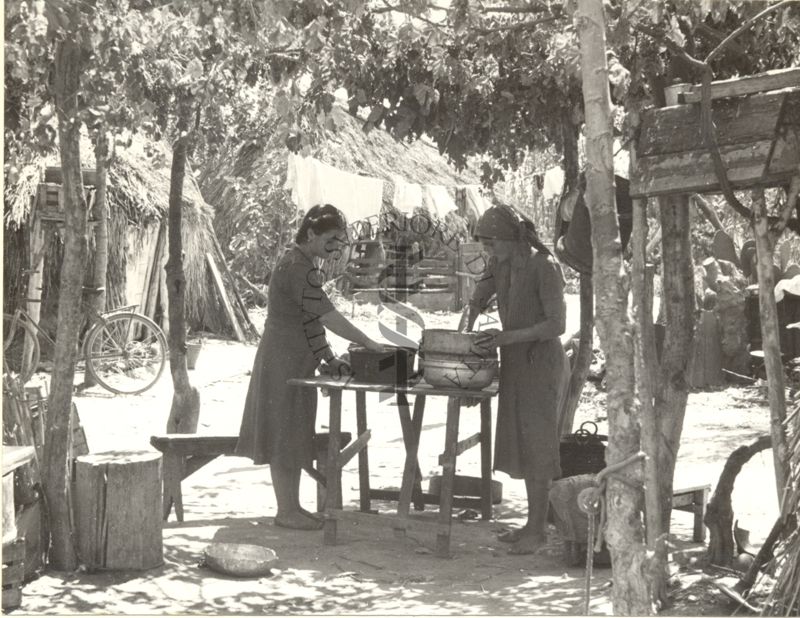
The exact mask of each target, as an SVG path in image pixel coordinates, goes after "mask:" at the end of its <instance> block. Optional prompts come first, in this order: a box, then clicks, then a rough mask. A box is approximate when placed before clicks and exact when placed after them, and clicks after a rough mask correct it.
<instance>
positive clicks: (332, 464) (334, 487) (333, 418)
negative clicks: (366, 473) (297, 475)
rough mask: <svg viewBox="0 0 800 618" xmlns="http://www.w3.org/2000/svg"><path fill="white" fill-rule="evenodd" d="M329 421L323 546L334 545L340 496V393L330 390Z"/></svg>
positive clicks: (339, 391)
mask: <svg viewBox="0 0 800 618" xmlns="http://www.w3.org/2000/svg"><path fill="white" fill-rule="evenodd" d="M329 397H330V400H331V407H330V420H329V421H328V425H329V428H328V466H327V468H328V478H327V483H328V486H327V487H326V489H327V492H326V494H325V533H324V539H323V541H324V543H325V545H335V544H336V519H334V518H333V513H332V512H331V511H333V510H334V509H335V508H336V506H337V503H338V499H339V498H340V497H341V494H342V469H341V468H340V467H339V434H340V433H341V428H342V391H341V389H330V390H329Z"/></svg>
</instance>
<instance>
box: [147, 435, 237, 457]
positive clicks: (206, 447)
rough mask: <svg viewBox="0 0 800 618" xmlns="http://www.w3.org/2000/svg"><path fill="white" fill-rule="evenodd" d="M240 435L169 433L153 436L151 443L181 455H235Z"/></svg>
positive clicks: (162, 450)
mask: <svg viewBox="0 0 800 618" xmlns="http://www.w3.org/2000/svg"><path fill="white" fill-rule="evenodd" d="M238 439H239V436H198V435H196V434H184V433H169V434H164V435H160V436H151V437H150V444H151V445H152V446H153V447H154V448H155V449H157V450H159V451H161V452H162V453H166V452H171V453H176V454H179V455H233V452H234V450H236V442H237V441H238Z"/></svg>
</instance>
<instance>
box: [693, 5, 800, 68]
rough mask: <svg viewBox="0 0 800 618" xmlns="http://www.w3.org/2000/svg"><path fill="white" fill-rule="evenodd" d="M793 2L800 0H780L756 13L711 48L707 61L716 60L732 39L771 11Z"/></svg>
mask: <svg viewBox="0 0 800 618" xmlns="http://www.w3.org/2000/svg"><path fill="white" fill-rule="evenodd" d="M792 4H800V0H783V1H782V2H778V4H773V5H772V6H769V7H767V8H766V9H764V10H763V11H761V12H760V13H758V14H757V15H754V16H753V17H751V18H750V19H748V20H747V21H746V22H744V23H743V24H742V25H741V26H739V27H738V28H737V29H736V30H734V31H733V32H731V33H730V34H729V35H728V36H727V37H726V38H725V40H724V41H722V43H720V44H719V45H717V46H716V47H715V48H714V49H713V50H711V53H710V54H708V56H707V57H706V63H709V64H710V63H711V61H712V60H714V58H716V57H717V56H719V55H720V54H721V53H722V52H723V51H724V49H725V48H726V47H727V46H728V45H729V44H730V42H731V41H733V40H734V39H735V38H736V37H738V36H739V35H740V34H742V32H744V31H745V30H747V29H748V28H750V26H752V25H753V24H754V23H755V22H757V21H758V20H759V19H761V18H762V17H765V16H767V15H769V14H770V13H772V12H774V11H777V10H779V9H783V8H786V7H787V6H789V5H792Z"/></svg>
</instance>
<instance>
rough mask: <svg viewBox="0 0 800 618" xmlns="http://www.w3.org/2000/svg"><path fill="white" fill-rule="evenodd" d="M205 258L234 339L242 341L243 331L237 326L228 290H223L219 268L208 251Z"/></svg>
mask: <svg viewBox="0 0 800 618" xmlns="http://www.w3.org/2000/svg"><path fill="white" fill-rule="evenodd" d="M206 260H207V261H208V267H209V268H210V269H211V274H212V276H213V279H214V284H215V285H216V286H217V292H219V297H220V299H221V300H222V305H223V306H224V307H225V313H227V314H228V319H229V320H230V322H231V325H233V331H234V332H235V333H236V340H237V341H242V342H243V341H244V340H245V337H244V333H243V332H242V327H241V326H239V320H237V319H236V313H234V311H233V306H232V305H231V300H230V298H228V292H227V291H226V290H225V284H224V283H223V282H222V275H220V274H219V269H218V268H217V263H216V262H215V261H214V256H213V255H211V254H210V253H206Z"/></svg>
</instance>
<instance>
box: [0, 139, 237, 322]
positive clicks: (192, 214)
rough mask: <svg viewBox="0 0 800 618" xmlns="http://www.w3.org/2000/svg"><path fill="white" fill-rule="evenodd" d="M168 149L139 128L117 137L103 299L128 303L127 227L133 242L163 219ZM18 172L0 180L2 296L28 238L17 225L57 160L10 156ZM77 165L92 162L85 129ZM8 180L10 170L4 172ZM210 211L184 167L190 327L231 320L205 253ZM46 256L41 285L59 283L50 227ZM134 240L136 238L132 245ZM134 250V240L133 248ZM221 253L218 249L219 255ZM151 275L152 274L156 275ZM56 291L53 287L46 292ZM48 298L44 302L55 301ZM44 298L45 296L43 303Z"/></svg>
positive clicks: (209, 245) (57, 250)
mask: <svg viewBox="0 0 800 618" xmlns="http://www.w3.org/2000/svg"><path fill="white" fill-rule="evenodd" d="M170 162H171V153H170V149H169V147H168V146H166V145H165V144H162V143H156V142H150V141H148V140H146V139H145V138H144V137H142V136H139V135H134V136H132V139H131V142H130V144H129V145H128V146H127V147H126V146H121V145H117V147H116V148H115V151H114V156H113V159H112V162H111V164H110V166H109V173H108V181H107V202H108V207H109V213H110V219H109V234H110V238H109V267H108V277H107V279H108V283H107V289H108V295H107V302H108V306H109V307H114V306H120V305H123V304H127V301H126V299H125V273H126V262H127V256H126V253H127V245H128V241H129V240H130V232H131V231H133V232H135V234H134V239H133V242H134V243H139V241H140V240H141V239H142V237H143V233H144V232H145V231H146V230H148V229H150V230H152V226H160V225H161V224H162V223H166V220H167V212H168V209H169V186H170ZM16 164H17V169H18V176H17V178H16V181H15V182H7V183H6V185H5V188H4V228H5V237H6V240H7V241H10V242H7V243H5V245H4V250H3V264H4V272H5V275H6V278H7V279H10V281H7V282H6V285H5V286H4V288H5V289H4V291H5V294H6V300H9V295H11V297H12V298H13V297H16V295H15V293H14V292H15V288H16V287H17V286H18V285H20V276H19V271H20V269H21V268H22V267H24V265H25V255H26V251H27V249H26V246H25V244H24V243H25V240H24V234H22V233H21V228H22V227H23V226H25V224H26V223H27V222H28V220H29V217H30V214H31V210H32V206H33V203H34V200H35V197H36V195H37V187H38V185H39V183H40V182H42V181H43V179H44V174H45V170H46V168H48V167H60V160H59V156H58V152H57V151H54V152H53V153H51V154H48V155H46V156H39V157H36V158H34V159H33V160H30V161H27V162H25V163H20V162H16ZM81 165H82V166H83V167H84V168H94V167H95V158H94V149H93V147H92V144H91V142H90V141H89V139H88V138H87V137H83V138H82V139H81ZM6 179H7V181H8V180H9V179H8V176H7V177H6ZM212 220H213V211H212V209H211V207H210V206H209V205H208V204H207V203H206V202H205V201H204V200H203V197H202V195H201V194H200V190H199V188H198V186H197V182H196V180H195V178H194V176H193V175H192V174H191V173H187V174H186V177H185V180H184V186H183V243H184V271H185V275H186V280H187V285H186V312H187V316H186V317H187V320H188V323H189V325H190V326H191V327H192V328H195V329H204V330H210V331H212V332H217V333H222V332H229V330H230V326H229V324H228V320H227V318H225V316H224V314H223V313H222V311H223V310H222V307H221V303H220V299H219V298H218V293H217V292H216V290H215V289H214V288H213V285H212V283H211V282H210V279H209V275H208V272H207V270H208V268H207V263H206V260H207V258H206V254H207V253H211V254H212V255H215V254H216V253H217V252H216V250H215V238H214V231H213V226H212ZM47 246H48V249H47V255H48V263H47V264H46V266H45V290H44V295H45V296H47V295H48V292H49V291H50V289H54V288H56V287H57V282H58V279H59V272H58V271H59V265H60V256H61V251H62V250H63V247H62V242H61V239H60V238H59V236H58V235H57V234H55V233H52V234H50V235H49V237H48V245H47ZM138 247H139V248H140V247H141V245H138ZM132 249H133V250H134V251H135V250H136V249H137V245H135V246H134V247H133V248H132ZM217 259H218V260H219V259H221V256H220V257H219V258H217ZM156 281H157V279H156ZM50 296H51V297H53V298H54V297H57V295H56V294H50ZM53 298H51V299H50V301H49V302H50V303H52V302H54V301H53ZM47 306H48V300H47V299H46V298H45V299H44V309H45V310H46V309H47Z"/></svg>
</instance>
